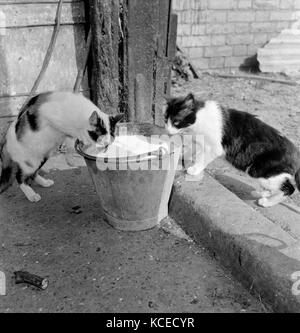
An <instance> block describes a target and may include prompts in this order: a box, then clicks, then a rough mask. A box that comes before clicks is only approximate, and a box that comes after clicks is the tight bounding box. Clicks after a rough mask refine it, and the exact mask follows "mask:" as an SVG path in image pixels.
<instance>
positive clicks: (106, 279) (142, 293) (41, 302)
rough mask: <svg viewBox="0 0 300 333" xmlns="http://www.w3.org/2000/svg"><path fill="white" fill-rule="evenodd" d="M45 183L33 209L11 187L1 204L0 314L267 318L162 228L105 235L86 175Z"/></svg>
mask: <svg viewBox="0 0 300 333" xmlns="http://www.w3.org/2000/svg"><path fill="white" fill-rule="evenodd" d="M55 165H56V161H52V167H55ZM61 165H62V163H60V166H61ZM48 177H49V178H51V179H54V181H55V185H54V186H53V187H51V188H49V189H42V188H37V191H38V192H39V193H40V194H41V196H42V200H41V201H40V202H38V203H36V204H32V203H30V202H28V201H27V200H26V199H25V198H24V195H23V193H21V191H20V190H19V189H18V188H17V186H14V187H12V188H10V189H9V190H8V191H7V192H5V193H4V194H3V195H1V196H0V207H1V210H0V271H3V272H4V273H5V275H6V279H7V292H6V296H0V312H106V313H118V312H131V313H133V312H268V309H267V308H266V307H265V306H264V305H263V304H262V303H261V302H260V301H258V300H257V299H256V298H254V297H253V296H252V295H250V293H249V292H248V291H247V290H245V289H244V288H243V287H242V286H241V285H240V284H239V283H237V282H236V281H235V280H234V279H233V278H232V277H231V276H230V274H228V273H226V272H225V271H224V270H223V269H222V268H221V267H220V266H219V265H218V263H217V262H216V261H215V260H214V259H213V258H211V257H210V256H209V255H208V254H207V252H206V251H205V250H204V249H203V248H201V247H198V246H196V245H195V244H194V243H193V242H190V241H189V240H187V239H185V238H182V237H177V236H176V235H174V234H173V232H170V230H171V229H170V228H169V227H165V225H167V224H166V223H164V224H163V227H162V228H154V229H152V230H149V231H144V232H121V231H117V230H115V229H113V228H112V227H110V226H109V225H108V224H107V223H106V222H105V221H104V220H103V218H102V216H101V213H100V210H99V203H98V197H97V195H96V193H95V190H94V187H93V184H92V181H91V179H90V176H89V174H88V171H87V168H86V167H80V168H75V169H68V168H66V169H64V168H61V170H52V171H51V173H50V174H49V176H48ZM75 206H79V208H78V207H77V208H76V209H75V210H74V209H72V208H73V207H75ZM16 270H25V271H28V272H31V273H34V274H38V275H40V276H43V277H47V278H48V279H49V286H48V288H47V289H46V290H45V291H41V290H38V289H36V288H35V287H31V286H28V285H25V284H15V281H14V279H13V272H14V271H16Z"/></svg>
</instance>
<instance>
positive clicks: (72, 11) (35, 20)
mask: <svg viewBox="0 0 300 333" xmlns="http://www.w3.org/2000/svg"><path fill="white" fill-rule="evenodd" d="M0 10H1V12H2V13H4V15H5V18H6V28H7V29H9V28H14V27H28V26H30V27H33V26H40V25H54V24H55V16H56V10H57V4H55V3H53V4H47V3H44V4H31V5H30V4H25V5H14V4H11V5H6V6H1V8H0ZM84 22H85V13H84V3H83V2H75V3H65V4H63V6H62V11H61V24H74V23H84Z"/></svg>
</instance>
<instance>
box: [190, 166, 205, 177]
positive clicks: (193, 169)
mask: <svg viewBox="0 0 300 333" xmlns="http://www.w3.org/2000/svg"><path fill="white" fill-rule="evenodd" d="M203 170H204V167H203V164H200V163H199V164H197V163H195V164H194V165H192V166H190V167H189V168H187V173H188V174H189V175H191V176H197V175H199V174H200V173H201V172H203Z"/></svg>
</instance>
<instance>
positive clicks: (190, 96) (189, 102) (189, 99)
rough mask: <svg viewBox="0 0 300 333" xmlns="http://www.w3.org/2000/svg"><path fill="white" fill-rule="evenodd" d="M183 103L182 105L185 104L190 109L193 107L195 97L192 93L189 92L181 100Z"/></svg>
mask: <svg viewBox="0 0 300 333" xmlns="http://www.w3.org/2000/svg"><path fill="white" fill-rule="evenodd" d="M183 104H184V106H185V108H186V109H188V110H192V109H193V108H194V106H195V97H194V95H193V94H192V93H189V94H188V95H187V96H186V97H185V99H184V101H183Z"/></svg>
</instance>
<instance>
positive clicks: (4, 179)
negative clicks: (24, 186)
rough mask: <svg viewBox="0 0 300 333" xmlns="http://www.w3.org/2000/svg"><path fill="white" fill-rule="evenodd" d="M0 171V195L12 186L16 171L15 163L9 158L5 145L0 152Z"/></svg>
mask: <svg viewBox="0 0 300 333" xmlns="http://www.w3.org/2000/svg"><path fill="white" fill-rule="evenodd" d="M1 169H2V170H1V176H0V194H1V193H3V192H4V191H6V190H7V189H8V188H9V187H10V186H11V185H12V184H13V182H14V180H15V178H16V173H17V169H18V168H17V165H16V163H15V162H14V161H13V160H12V159H11V158H10V156H9V154H8V152H7V150H6V147H5V145H4V147H3V149H2V152H1Z"/></svg>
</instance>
